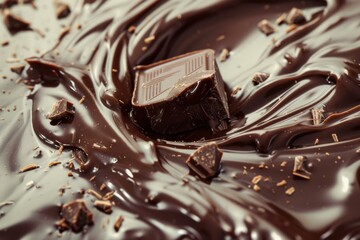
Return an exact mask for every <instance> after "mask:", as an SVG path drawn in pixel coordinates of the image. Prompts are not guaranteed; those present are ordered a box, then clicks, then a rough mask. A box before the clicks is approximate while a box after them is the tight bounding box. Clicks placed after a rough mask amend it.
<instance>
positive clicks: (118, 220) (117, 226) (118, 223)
mask: <svg viewBox="0 0 360 240" xmlns="http://www.w3.org/2000/svg"><path fill="white" fill-rule="evenodd" d="M123 222H124V217H123V216H119V217H117V218H116V220H115V223H114V229H115V232H118V231H119V230H120V228H121V225H122V224H123Z"/></svg>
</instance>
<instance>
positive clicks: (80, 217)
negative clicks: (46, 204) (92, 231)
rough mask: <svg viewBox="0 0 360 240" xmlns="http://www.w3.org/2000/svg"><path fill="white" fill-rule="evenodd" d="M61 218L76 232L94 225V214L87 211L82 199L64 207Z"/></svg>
mask: <svg viewBox="0 0 360 240" xmlns="http://www.w3.org/2000/svg"><path fill="white" fill-rule="evenodd" d="M61 216H62V217H63V219H64V220H65V222H66V224H68V225H69V226H70V227H71V229H72V230H73V231H74V232H80V231H82V230H83V228H84V227H85V226H86V225H91V224H92V223H93V214H92V213H91V212H90V211H89V210H88V209H87V207H86V205H85V202H84V201H83V200H82V199H77V200H75V201H73V202H69V203H67V204H65V205H63V206H62V208H61Z"/></svg>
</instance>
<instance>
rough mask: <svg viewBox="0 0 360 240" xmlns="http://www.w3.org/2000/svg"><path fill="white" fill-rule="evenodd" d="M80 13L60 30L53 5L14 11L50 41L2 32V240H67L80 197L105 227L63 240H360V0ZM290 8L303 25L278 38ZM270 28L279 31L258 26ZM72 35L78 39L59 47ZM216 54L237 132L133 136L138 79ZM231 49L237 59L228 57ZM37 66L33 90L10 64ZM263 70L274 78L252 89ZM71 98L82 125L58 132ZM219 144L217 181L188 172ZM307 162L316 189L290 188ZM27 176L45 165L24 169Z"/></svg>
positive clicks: (121, 6) (148, 4) (30, 78)
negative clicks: (71, 207)
mask: <svg viewBox="0 0 360 240" xmlns="http://www.w3.org/2000/svg"><path fill="white" fill-rule="evenodd" d="M73 4H74V6H71V9H74V11H72V13H71V15H70V16H69V17H68V18H66V19H62V20H61V21H58V20H57V19H56V14H55V12H56V11H55V7H54V6H53V5H52V3H51V1H45V0H43V1H37V6H38V10H34V9H29V7H28V6H26V5H19V6H17V5H16V6H13V7H12V10H14V11H15V10H16V9H15V8H18V9H17V10H18V12H20V13H21V12H22V13H23V14H20V16H22V17H23V18H24V19H26V20H31V21H33V22H32V23H31V26H32V27H33V28H34V29H39V30H40V31H44V33H45V35H44V37H41V36H40V35H39V34H37V33H35V32H29V31H27V32H20V33H18V34H17V35H14V36H12V35H11V34H10V33H9V32H8V31H7V29H6V28H5V26H4V25H3V24H1V27H2V32H1V34H2V36H3V38H2V39H4V41H9V42H10V44H9V45H8V46H4V47H0V55H1V56H5V58H2V59H1V60H0V61H1V62H0V64H1V72H0V74H1V78H3V79H1V81H0V87H1V90H2V91H3V92H2V93H0V94H1V95H0V99H1V111H0V126H1V131H0V152H1V155H0V156H1V157H0V160H1V161H0V182H1V191H0V236H1V238H4V239H19V238H27V239H48V238H54V237H56V236H57V234H60V233H59V232H58V230H57V229H56V228H55V224H56V222H58V221H59V220H60V219H61V216H60V211H61V206H62V205H63V204H66V203H68V202H71V201H73V200H75V199H79V198H83V199H84V201H85V202H86V206H88V209H89V211H91V212H92V214H93V221H94V225H92V226H89V227H88V228H86V229H85V230H84V231H85V233H77V234H76V233H73V232H72V231H65V232H63V233H61V234H62V235H61V237H62V238H64V239H68V238H72V239H101V238H123V239H135V238H141V239H343V238H347V239H358V238H359V237H360V230H359V229H360V224H359V222H360V213H359V211H358V203H359V201H360V190H359V182H360V177H359V176H360V175H359V166H360V165H359V164H360V162H359V158H360V154H359V151H358V149H359V145H360V144H359V143H360V140H359V139H360V138H359V137H360V131H359V118H360V115H359V109H360V107H359V104H360V94H359V92H360V84H359V81H360V79H359V74H360V66H359V61H360V55H359V51H360V47H359V39H360V32H359V31H358V22H359V20H360V17H359V14H358V9H359V7H360V3H359V2H358V1H350V0H349V1H344V0H328V1H315V0H313V1H310V0H309V1H251V0H249V1H215V0H214V1H205V0H204V1H187V0H179V1H177V0H174V1H155V0H154V1H141V2H136V1H127V2H124V1H118V0H109V1H93V0H92V1H90V0H83V1H79V2H78V3H77V4H76V7H75V3H73ZM293 7H296V8H299V9H301V10H303V14H304V15H305V18H306V23H304V24H302V25H299V26H295V27H292V30H291V31H288V30H287V29H288V27H289V26H288V25H286V24H282V25H280V26H277V25H276V24H275V22H276V19H277V18H278V17H279V16H280V15H281V14H283V13H288V12H289V11H290V10H291V9H292V8H293ZM25 13H26V14H25ZM44 19H46V20H47V21H44ZM263 19H267V20H268V21H269V22H271V23H273V24H274V26H276V32H275V33H273V34H272V35H270V36H266V35H265V34H263V33H262V32H261V31H260V30H259V29H258V28H257V24H258V23H259V22H260V21H262V20H263ZM61 24H65V25H70V26H71V30H70V31H69V32H68V33H67V35H65V36H62V38H61V40H59V41H58V37H59V36H60V33H61V31H62V30H61ZM133 26H135V27H136V28H135V29H134V27H133ZM128 29H129V30H130V29H131V31H128ZM149 36H155V39H153V40H152V41H145V40H146V39H147V38H148V37H149ZM205 48H210V49H213V50H214V51H215V52H216V53H217V61H218V67H219V70H220V72H221V74H222V77H223V79H224V82H225V84H226V86H227V92H228V96H229V99H228V100H229V110H230V122H229V126H228V128H227V129H226V130H225V131H223V132H219V133H215V134H214V133H213V132H212V131H211V130H209V129H207V128H204V129H196V130H194V131H191V132H186V133H182V134H178V135H176V136H171V137H169V136H164V135H157V134H154V133H147V132H144V131H142V130H141V129H139V128H138V127H137V126H135V125H134V124H133V122H132V121H131V120H130V117H129V112H130V109H131V97H132V92H133V79H134V71H133V68H134V67H135V66H137V65H147V64H151V63H154V62H157V61H160V60H163V59H167V58H170V57H174V56H177V55H180V54H184V53H188V52H191V51H194V50H199V49H205ZM224 48H226V49H227V50H229V52H230V55H228V58H227V59H226V60H224V61H220V59H219V57H220V56H219V55H220V53H221V52H222V50H223V49H224ZM50 49H52V50H50ZM44 52H46V53H45V54H43V55H42V56H41V57H39V55H40V53H44ZM13 53H16V55H15V56H14V54H13ZM33 56H38V57H37V58H36V57H35V58H32V59H31V60H30V61H28V62H29V63H30V65H31V67H28V68H27V69H26V73H25V71H24V72H23V73H22V74H23V75H22V80H23V81H24V82H25V83H27V84H31V85H34V87H28V88H30V89H31V90H28V89H27V88H26V87H25V86H24V85H22V84H21V85H20V84H16V83H15V82H16V79H17V76H16V74H15V73H12V72H11V71H10V67H11V66H13V65H14V63H12V62H14V61H17V58H18V59H24V58H28V57H33ZM257 73H266V74H268V75H269V76H268V78H267V79H266V81H263V82H260V83H258V84H257V85H255V84H254V83H253V82H252V79H253V76H254V75H255V74H257ZM60 99H67V100H68V101H70V102H72V103H73V104H74V107H75V109H76V114H75V115H74V118H73V119H72V121H71V122H70V123H62V124H58V125H51V124H50V123H49V120H48V119H47V118H46V114H47V113H48V110H49V109H51V105H52V104H53V103H54V102H56V101H58V100H60ZM314 109H322V110H323V111H322V112H321V113H322V115H323V117H321V118H320V119H321V120H319V119H318V120H316V121H313V116H312V111H313V110H314ZM314 122H317V124H316V125H314ZM334 134H336V138H335V137H334V136H335V135H334ZM212 141H216V143H217V144H218V146H219V148H220V149H221V151H222V152H223V157H222V160H221V170H220V173H219V174H218V175H217V177H215V178H214V179H212V181H211V182H204V181H201V180H199V179H197V178H195V177H194V176H192V175H188V172H189V170H188V167H187V165H186V163H185V161H186V159H187V158H188V157H189V156H190V155H191V154H192V153H193V152H194V151H195V150H196V149H197V148H198V147H199V146H201V145H203V144H205V143H208V142H212ZM39 149H40V150H41V153H42V154H41V156H40V157H39V158H33V155H34V153H35V152H36V151H38V150H39ZM75 156H81V157H75ZM296 156H303V157H305V158H306V159H307V164H308V166H307V169H308V170H309V171H310V172H311V178H310V179H301V178H296V177H294V176H293V168H294V159H295V157H296ZM54 161H56V162H61V164H56V165H54V164H52V163H53V162H54ZM30 164H33V165H36V166H39V168H37V169H34V170H31V171H27V172H24V173H18V172H19V170H20V169H22V168H24V167H26V166H29V165H30ZM50 166H51V168H50ZM259 176H261V177H259ZM30 182H31V183H33V185H34V187H32V188H30V189H29V188H27V187H26V186H27V185H28V184H27V183H30ZM254 184H255V185H256V186H255V185H254ZM88 189H93V190H95V191H96V192H98V193H99V194H100V195H101V196H103V200H101V201H111V202H113V204H114V206H113V207H112V213H111V214H106V213H104V212H102V211H99V210H98V209H97V208H96V206H94V202H95V200H96V199H97V198H96V197H95V196H94V194H93V195H91V194H88V191H87V190H88ZM294 190H295V191H294ZM96 196H98V195H96ZM104 198H105V199H106V200H104ZM119 216H121V219H123V221H122V222H121V227H120V229H119V231H116V230H114V226H115V225H116V223H117V222H118V219H119ZM114 224H115V225H114ZM117 225H118V224H117Z"/></svg>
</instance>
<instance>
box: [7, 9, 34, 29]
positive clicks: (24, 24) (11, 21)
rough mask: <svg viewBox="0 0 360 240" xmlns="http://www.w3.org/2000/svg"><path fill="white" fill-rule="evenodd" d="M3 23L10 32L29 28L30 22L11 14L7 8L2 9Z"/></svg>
mask: <svg viewBox="0 0 360 240" xmlns="http://www.w3.org/2000/svg"><path fill="white" fill-rule="evenodd" d="M4 23H5V26H6V27H7V28H8V30H9V31H10V33H12V34H15V33H17V32H19V31H25V30H31V28H30V23H29V22H28V21H26V20H24V19H22V18H20V17H18V16H16V15H14V14H12V13H11V12H10V11H9V10H8V9H5V10H4Z"/></svg>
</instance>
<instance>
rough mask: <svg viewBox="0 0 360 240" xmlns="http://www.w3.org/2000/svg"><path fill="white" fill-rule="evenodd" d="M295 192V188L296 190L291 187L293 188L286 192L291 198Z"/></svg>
mask: <svg viewBox="0 0 360 240" xmlns="http://www.w3.org/2000/svg"><path fill="white" fill-rule="evenodd" d="M294 192H295V188H294V187H291V188H288V189H287V190H286V191H285V194H286V195H289V196H291V195H293V194H294Z"/></svg>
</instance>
